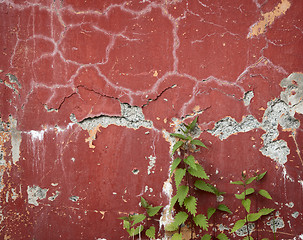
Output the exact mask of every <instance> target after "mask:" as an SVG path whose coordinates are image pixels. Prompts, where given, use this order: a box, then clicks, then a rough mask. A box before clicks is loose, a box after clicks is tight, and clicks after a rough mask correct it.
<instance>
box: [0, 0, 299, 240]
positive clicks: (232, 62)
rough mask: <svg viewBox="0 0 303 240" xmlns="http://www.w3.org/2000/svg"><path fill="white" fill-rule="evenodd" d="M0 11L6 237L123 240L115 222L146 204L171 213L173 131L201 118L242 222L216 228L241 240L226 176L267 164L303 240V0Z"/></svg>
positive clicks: (31, 4)
mask: <svg viewBox="0 0 303 240" xmlns="http://www.w3.org/2000/svg"><path fill="white" fill-rule="evenodd" d="M0 9H1V10H0V11H1V15H0V18H1V20H0V31H1V36H0V48H1V51H0V71H1V73H0V79H1V80H0V94H1V101H0V117H1V119H0V180H1V184H0V196H1V206H0V225H1V226H0V236H1V239H12V240H13V239H36V240H40V239H107V240H110V239H126V238H127V233H126V232H125V231H124V230H122V225H121V220H118V219H117V218H118V217H121V216H123V215H125V214H127V213H133V212H140V211H142V210H141V209H140V207H139V205H138V203H139V196H144V197H145V198H146V199H148V200H149V201H150V202H151V203H153V204H154V205H163V206H166V205H168V204H169V201H170V198H171V192H170V189H171V185H170V178H169V169H170V164H171V161H172V159H171V157H170V148H171V143H172V139H169V137H168V132H172V131H174V129H175V128H176V127H177V125H178V124H180V123H181V122H184V121H185V122H188V121H191V120H192V119H193V117H195V116H199V120H198V125H199V128H200V129H201V135H200V137H199V138H200V139H201V140H202V141H203V142H204V143H205V144H206V145H207V147H208V150H203V151H201V152H200V153H198V154H197V158H198V159H199V161H200V163H201V164H202V165H203V166H204V168H205V169H206V171H207V172H208V173H209V175H210V182H212V183H215V184H217V186H218V187H219V188H220V189H222V190H224V191H227V192H228V194H227V195H225V203H226V204H227V205H229V206H230V208H231V210H232V211H233V212H236V214H234V215H232V216H226V217H225V218H224V217H223V218H222V221H224V222H223V223H224V227H223V228H222V226H223V225H221V226H219V225H215V224H214V225H213V227H214V228H215V229H216V228H218V229H219V230H224V232H225V233H226V234H228V236H230V238H231V239H240V237H239V236H237V235H235V234H233V235H230V234H229V233H228V228H231V226H232V223H233V222H235V221H236V220H237V219H238V216H240V214H241V211H240V210H239V209H238V206H239V202H237V201H236V200H235V199H234V197H233V194H234V193H236V192H237V187H236V186H232V185H230V184H229V182H230V181H234V180H238V179H239V178H240V176H241V172H242V171H243V170H246V171H247V172H248V173H252V172H254V171H266V170H267V171H268V174H267V176H266V178H265V180H264V182H263V183H262V186H263V187H264V188H267V189H268V190H269V191H270V193H271V195H272V197H273V199H274V201H273V202H271V201H263V202H262V201H261V202H260V201H259V200H258V199H257V202H258V201H259V204H264V205H266V206H267V207H274V208H276V209H277V210H278V212H277V217H278V221H277V224H276V226H277V232H278V233H277V237H278V239H303V227H302V221H303V216H302V214H303V204H302V202H303V199H302V196H303V193H302V192H303V176H302V170H303V161H302V157H303V153H302V151H303V149H302V148H303V147H302V146H303V130H302V122H303V102H302V98H303V74H302V73H300V72H302V71H303V57H302V56H303V17H302V16H303V1H300V0H281V1H274V0H272V1H271V0H269V1H259V0H250V1H248V0H242V1H232V0H230V1H206V0H205V1H204V0H203V1H202V0H201V1H200V0H187V1H186V0H175V1H173V0H171V1H169V0H150V1H149V0H142V1H139V0H138V1H131V0H130V1H127V0H111V1H105V0H102V1H101V0H100V1H92V0H91V1H84V0H81V1H80V0H77V1H74V0H73V1H72V0H61V1H60V0H43V1H37V0H28V1H20V0H0ZM204 196H205V195H204ZM200 200H201V203H200V208H201V209H203V206H204V205H203V204H205V202H207V201H211V200H213V199H211V197H210V196H208V195H206V197H204V198H201V199H200ZM264 221H265V223H264V225H265V227H264V226H263V225H262V224H260V225H257V226H255V231H257V230H258V232H257V233H256V234H257V236H259V238H258V239H261V237H269V238H270V239H271V238H272V237H271V236H272V235H271V233H270V228H269V226H267V227H266V221H267V222H269V220H268V219H264ZM161 224H165V219H164V218H162V220H161V221H160V224H158V225H160V227H162V229H163V225H161ZM268 224H270V222H269V223H268ZM160 233H161V234H162V233H163V231H162V232H160Z"/></svg>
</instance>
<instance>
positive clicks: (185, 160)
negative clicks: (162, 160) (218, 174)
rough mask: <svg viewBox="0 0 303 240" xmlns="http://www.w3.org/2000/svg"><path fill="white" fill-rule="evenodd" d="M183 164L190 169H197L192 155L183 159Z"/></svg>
mask: <svg viewBox="0 0 303 240" xmlns="http://www.w3.org/2000/svg"><path fill="white" fill-rule="evenodd" d="M184 162H185V163H186V164H187V165H189V166H190V167H192V168H193V169H197V167H196V161H195V158H194V156H192V155H190V156H188V157H187V158H185V159H184Z"/></svg>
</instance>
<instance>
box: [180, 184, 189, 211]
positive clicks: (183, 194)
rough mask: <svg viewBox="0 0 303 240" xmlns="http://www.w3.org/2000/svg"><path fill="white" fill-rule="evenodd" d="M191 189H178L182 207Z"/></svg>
mask: <svg viewBox="0 0 303 240" xmlns="http://www.w3.org/2000/svg"><path fill="white" fill-rule="evenodd" d="M188 191H189V187H188V186H183V185H182V186H179V187H178V189H177V197H178V202H179V204H180V206H181V207H182V205H183V202H184V200H185V198H186V196H187V194H188Z"/></svg>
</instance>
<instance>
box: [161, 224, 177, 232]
mask: <svg viewBox="0 0 303 240" xmlns="http://www.w3.org/2000/svg"><path fill="white" fill-rule="evenodd" d="M178 228H179V226H178V225H175V224H174V223H170V224H167V225H165V227H164V229H165V231H168V232H173V231H176V230H178Z"/></svg>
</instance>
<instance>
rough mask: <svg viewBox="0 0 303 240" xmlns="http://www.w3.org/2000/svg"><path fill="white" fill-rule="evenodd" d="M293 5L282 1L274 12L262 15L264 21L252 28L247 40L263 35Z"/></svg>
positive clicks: (286, 0) (284, 0)
mask: <svg viewBox="0 0 303 240" xmlns="http://www.w3.org/2000/svg"><path fill="white" fill-rule="evenodd" d="M290 6H291V3H290V2H289V1H288V0H281V2H280V3H279V4H278V5H277V6H276V7H275V9H274V10H272V11H270V12H267V13H262V14H261V15H262V17H263V19H261V20H259V21H258V22H256V23H255V24H253V25H252V26H251V27H250V31H249V33H248V34H247V38H252V37H254V36H258V35H260V34H263V33H264V32H265V31H266V28H267V27H269V26H270V25H272V24H273V23H274V21H275V20H276V18H278V17H280V16H282V15H283V14H285V13H286V11H287V10H288V9H289V8H290Z"/></svg>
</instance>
